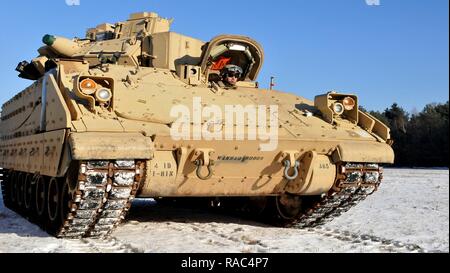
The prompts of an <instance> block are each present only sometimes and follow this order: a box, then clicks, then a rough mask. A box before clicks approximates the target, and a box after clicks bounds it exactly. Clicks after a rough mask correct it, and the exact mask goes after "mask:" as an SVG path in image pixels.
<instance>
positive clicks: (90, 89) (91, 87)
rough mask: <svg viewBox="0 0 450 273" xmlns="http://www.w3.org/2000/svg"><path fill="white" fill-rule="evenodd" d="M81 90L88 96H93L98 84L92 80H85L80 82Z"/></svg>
mask: <svg viewBox="0 0 450 273" xmlns="http://www.w3.org/2000/svg"><path fill="white" fill-rule="evenodd" d="M80 90H81V92H83V93H84V94H86V95H92V94H94V93H95V91H96V90H97V83H96V82H95V81H94V80H92V79H89V78H88V79H84V80H82V81H81V82H80Z"/></svg>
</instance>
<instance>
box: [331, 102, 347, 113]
mask: <svg viewBox="0 0 450 273" xmlns="http://www.w3.org/2000/svg"><path fill="white" fill-rule="evenodd" d="M333 111H334V113H335V114H336V115H342V114H343V113H344V111H345V108H344V105H343V104H342V103H340V102H335V103H334V104H333Z"/></svg>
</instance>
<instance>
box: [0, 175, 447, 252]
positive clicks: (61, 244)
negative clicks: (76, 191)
mask: <svg viewBox="0 0 450 273" xmlns="http://www.w3.org/2000/svg"><path fill="white" fill-rule="evenodd" d="M2 252H6V253H11V252H13V253H16V252H19V253H23V252H26V253H29V252H31V253H55V252H58V253H60V252H69V253H73V252H76V253H80V252H81V253H86V252H87V253H97V252H102V253H103V252H146V253H174V252H182V253H211V252H212V253H216V252H217V253H222V252H227V253H229V252H231V253H280V252H281V253H305V252H325V253H333V252H449V171H448V170H433V169H423V170H422V169H420V170H410V169H386V173H385V180H384V183H383V185H382V187H381V188H380V190H379V191H378V192H376V193H375V194H374V195H372V196H370V197H369V198H368V199H367V200H365V201H363V202H362V203H361V204H359V205H358V206H357V207H355V208H353V209H352V210H350V211H349V212H347V213H346V214H344V215H342V216H341V217H340V218H338V219H335V220H334V221H333V222H331V223H329V224H327V225H325V226H323V227H321V228H316V229H310V230H294V229H280V228H273V227H270V226H265V225H263V224H260V223H256V222H251V221H247V220H242V219H238V218H234V217H230V216H224V215H216V214H211V213H209V212H206V211H198V210H188V209H177V208H167V207H160V206H158V205H156V204H155V203H154V202H151V201H143V200H137V201H136V202H135V204H134V206H133V208H132V211H131V214H130V216H129V217H128V221H127V223H126V224H123V225H121V226H120V227H119V228H118V229H117V230H116V231H115V232H114V233H113V234H112V237H111V238H110V239H108V240H92V239H83V240H58V239H55V238H52V237H50V236H49V235H47V234H46V233H45V232H43V231H41V230H40V229H39V228H38V227H36V226H34V225H32V224H30V223H28V222H27V221H26V220H24V219H22V218H21V217H19V216H18V215H16V214H15V213H13V212H11V211H10V210H8V209H6V208H5V207H4V206H3V201H2V200H1V196H0V253H2Z"/></svg>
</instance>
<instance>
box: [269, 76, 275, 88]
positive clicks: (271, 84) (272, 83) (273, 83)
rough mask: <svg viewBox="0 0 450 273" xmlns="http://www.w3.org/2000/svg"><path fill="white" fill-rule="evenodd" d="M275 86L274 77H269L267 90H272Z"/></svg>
mask: <svg viewBox="0 0 450 273" xmlns="http://www.w3.org/2000/svg"><path fill="white" fill-rule="evenodd" d="M274 86H275V77H270V86H269V89H270V90H273V87H274Z"/></svg>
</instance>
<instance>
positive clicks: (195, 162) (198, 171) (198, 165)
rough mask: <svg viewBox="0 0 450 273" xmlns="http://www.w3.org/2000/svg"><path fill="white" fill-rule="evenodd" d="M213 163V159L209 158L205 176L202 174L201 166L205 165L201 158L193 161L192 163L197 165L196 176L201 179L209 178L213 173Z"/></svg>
mask: <svg viewBox="0 0 450 273" xmlns="http://www.w3.org/2000/svg"><path fill="white" fill-rule="evenodd" d="M213 164H214V161H212V160H210V162H209V164H208V174H207V175H206V176H203V175H202V168H203V167H204V166H205V162H204V161H203V159H197V160H195V161H194V165H195V166H197V172H196V173H197V177H198V178H199V179H201V180H209V179H210V178H211V177H212V175H213V170H212V166H213Z"/></svg>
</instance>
